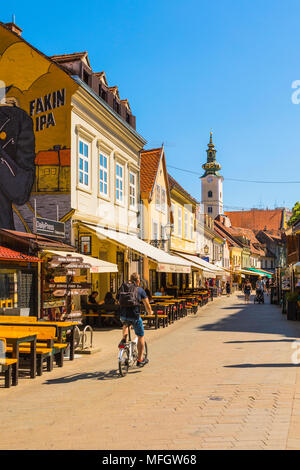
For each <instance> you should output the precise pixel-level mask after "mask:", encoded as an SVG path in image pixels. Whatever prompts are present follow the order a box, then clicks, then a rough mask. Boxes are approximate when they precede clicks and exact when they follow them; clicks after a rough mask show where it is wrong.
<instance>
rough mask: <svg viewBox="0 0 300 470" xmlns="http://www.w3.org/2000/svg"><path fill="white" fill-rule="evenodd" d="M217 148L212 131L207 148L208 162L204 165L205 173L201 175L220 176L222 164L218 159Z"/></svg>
mask: <svg viewBox="0 0 300 470" xmlns="http://www.w3.org/2000/svg"><path fill="white" fill-rule="evenodd" d="M216 152H217V151H216V149H215V144H214V143H213V140H212V132H211V133H210V139H209V144H208V149H207V150H206V153H207V162H206V163H204V165H202V168H203V170H205V173H204V174H203V175H202V176H201V178H204V177H205V176H207V175H216V176H220V174H219V171H220V170H221V165H220V164H219V163H217V161H216Z"/></svg>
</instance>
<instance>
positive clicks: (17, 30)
mask: <svg viewBox="0 0 300 470" xmlns="http://www.w3.org/2000/svg"><path fill="white" fill-rule="evenodd" d="M4 24H5V26H6V27H7V28H8V29H10V30H11V31H12V32H13V33H16V34H17V35H18V36H22V31H23V29H21V28H19V26H17V25H16V24H15V23H14V22H13V23H4Z"/></svg>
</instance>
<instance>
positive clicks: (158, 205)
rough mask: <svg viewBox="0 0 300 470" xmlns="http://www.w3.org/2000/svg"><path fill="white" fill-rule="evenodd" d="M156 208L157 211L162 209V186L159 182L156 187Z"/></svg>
mask: <svg viewBox="0 0 300 470" xmlns="http://www.w3.org/2000/svg"><path fill="white" fill-rule="evenodd" d="M155 208H156V210H157V211H160V209H161V187H160V185H159V184H157V185H156V188H155Z"/></svg>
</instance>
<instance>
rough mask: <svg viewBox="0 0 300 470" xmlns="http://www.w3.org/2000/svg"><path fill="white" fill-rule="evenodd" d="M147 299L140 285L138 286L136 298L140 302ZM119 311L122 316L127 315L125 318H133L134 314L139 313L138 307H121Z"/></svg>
mask: <svg viewBox="0 0 300 470" xmlns="http://www.w3.org/2000/svg"><path fill="white" fill-rule="evenodd" d="M144 299H147V294H146V292H145V291H144V289H142V287H138V300H139V302H141V301H142V300H144ZM120 313H121V315H122V316H124V317H127V318H134V317H135V316H136V315H139V313H140V307H134V308H131V307H122V308H121V309H120Z"/></svg>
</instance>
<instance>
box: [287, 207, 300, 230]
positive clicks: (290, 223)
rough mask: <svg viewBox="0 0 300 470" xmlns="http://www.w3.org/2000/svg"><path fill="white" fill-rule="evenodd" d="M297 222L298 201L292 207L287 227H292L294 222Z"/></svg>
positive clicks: (299, 218) (298, 215) (299, 213)
mask: <svg viewBox="0 0 300 470" xmlns="http://www.w3.org/2000/svg"><path fill="white" fill-rule="evenodd" d="M298 220H300V202H299V201H297V202H296V204H295V205H294V207H293V210H292V216H291V218H290V220H289V221H288V225H289V226H291V225H294V224H295V223H296V222H298Z"/></svg>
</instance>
